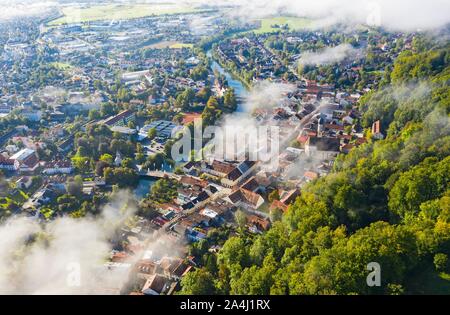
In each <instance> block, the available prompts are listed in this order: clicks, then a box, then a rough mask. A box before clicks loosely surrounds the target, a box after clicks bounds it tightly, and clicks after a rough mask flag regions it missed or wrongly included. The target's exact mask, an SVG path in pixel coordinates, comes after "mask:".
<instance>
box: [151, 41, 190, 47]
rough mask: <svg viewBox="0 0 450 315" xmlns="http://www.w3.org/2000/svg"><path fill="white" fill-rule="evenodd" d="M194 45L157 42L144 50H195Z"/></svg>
mask: <svg viewBox="0 0 450 315" xmlns="http://www.w3.org/2000/svg"><path fill="white" fill-rule="evenodd" d="M193 47H194V45H193V44H183V43H180V42H176V41H159V42H155V43H153V44H150V45H147V46H145V47H144V48H150V49H165V48H170V49H181V48H193Z"/></svg>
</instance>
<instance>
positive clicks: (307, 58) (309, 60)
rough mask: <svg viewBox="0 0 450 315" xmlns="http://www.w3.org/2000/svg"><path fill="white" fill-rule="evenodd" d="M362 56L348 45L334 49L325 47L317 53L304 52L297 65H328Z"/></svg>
mask: <svg viewBox="0 0 450 315" xmlns="http://www.w3.org/2000/svg"><path fill="white" fill-rule="evenodd" d="M361 55H362V52H361V50H359V49H356V48H354V47H352V46H351V45H350V44H341V45H338V46H335V47H327V48H325V49H323V50H321V51H318V52H305V53H304V54H303V55H302V56H301V57H300V59H299V60H298V63H299V64H300V65H313V66H318V65H329V64H333V63H337V62H340V61H342V60H344V59H349V60H355V59H357V58H359V56H361Z"/></svg>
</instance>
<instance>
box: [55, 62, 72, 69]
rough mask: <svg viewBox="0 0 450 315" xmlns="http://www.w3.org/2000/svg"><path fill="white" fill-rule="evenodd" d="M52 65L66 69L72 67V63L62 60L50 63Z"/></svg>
mask: <svg viewBox="0 0 450 315" xmlns="http://www.w3.org/2000/svg"><path fill="white" fill-rule="evenodd" d="M51 65H52V66H53V67H55V68H56V69H58V70H62V71H66V70H70V69H72V68H73V67H72V65H70V64H68V63H64V62H53V63H52V64H51Z"/></svg>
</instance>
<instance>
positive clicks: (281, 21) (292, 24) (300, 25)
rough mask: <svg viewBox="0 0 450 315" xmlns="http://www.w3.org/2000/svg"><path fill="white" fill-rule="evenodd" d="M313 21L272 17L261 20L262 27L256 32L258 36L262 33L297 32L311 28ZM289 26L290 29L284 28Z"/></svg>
mask: <svg viewBox="0 0 450 315" xmlns="http://www.w3.org/2000/svg"><path fill="white" fill-rule="evenodd" d="M311 23H312V21H311V20H310V19H307V18H299V17H272V18H266V19H262V20H261V27H260V28H259V29H257V30H255V31H254V32H255V33H257V34H262V33H275V32H279V31H288V30H290V31H296V30H301V29H305V28H308V27H310V26H311ZM285 25H287V26H288V29H286V28H284V26H285Z"/></svg>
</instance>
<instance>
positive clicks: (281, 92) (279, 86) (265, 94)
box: [243, 81, 295, 113]
mask: <svg viewBox="0 0 450 315" xmlns="http://www.w3.org/2000/svg"><path fill="white" fill-rule="evenodd" d="M294 89H295V86H294V85H291V84H284V83H273V82H270V81H262V82H259V83H257V84H256V85H254V86H253V87H252V90H251V91H250V92H249V93H248V95H247V96H246V98H245V100H244V103H243V110H244V111H245V112H247V113H251V112H253V111H254V110H255V109H272V108H274V107H275V106H279V105H280V102H281V100H282V99H283V98H284V96H285V95H287V94H288V93H290V92H293V91H294Z"/></svg>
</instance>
